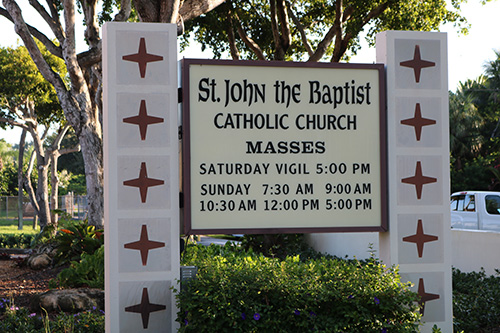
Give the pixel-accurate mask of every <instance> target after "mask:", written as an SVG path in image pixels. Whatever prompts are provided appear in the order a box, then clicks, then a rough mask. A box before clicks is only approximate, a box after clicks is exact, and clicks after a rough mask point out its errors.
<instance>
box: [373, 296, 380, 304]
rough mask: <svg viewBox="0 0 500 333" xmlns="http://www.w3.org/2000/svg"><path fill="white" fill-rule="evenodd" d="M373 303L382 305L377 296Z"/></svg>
mask: <svg viewBox="0 0 500 333" xmlns="http://www.w3.org/2000/svg"><path fill="white" fill-rule="evenodd" d="M373 301H374V302H375V304H377V305H379V304H380V300H379V299H378V298H377V296H375V297H374V298H373Z"/></svg>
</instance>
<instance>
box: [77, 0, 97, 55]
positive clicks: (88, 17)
mask: <svg viewBox="0 0 500 333" xmlns="http://www.w3.org/2000/svg"><path fill="white" fill-rule="evenodd" d="M80 4H81V6H82V8H83V14H84V15H85V26H86V29H85V39H86V40H87V42H88V43H89V46H90V48H93V47H96V46H97V45H98V43H99V41H100V38H99V25H98V24H97V0H80ZM73 7H74V5H73Z"/></svg>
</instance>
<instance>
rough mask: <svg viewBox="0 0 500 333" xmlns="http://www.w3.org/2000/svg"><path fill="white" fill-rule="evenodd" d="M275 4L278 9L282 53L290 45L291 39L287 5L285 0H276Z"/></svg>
mask: <svg viewBox="0 0 500 333" xmlns="http://www.w3.org/2000/svg"><path fill="white" fill-rule="evenodd" d="M276 5H277V6H276V7H277V10H278V19H279V23H280V25H281V38H280V42H281V45H282V48H283V53H284V54H285V53H286V52H287V51H288V48H289V47H290V40H291V39H292V36H291V35H290V24H289V23H288V14H287V5H286V3H285V0H276Z"/></svg>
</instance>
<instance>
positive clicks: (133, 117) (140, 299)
mask: <svg viewBox="0 0 500 333" xmlns="http://www.w3.org/2000/svg"><path fill="white" fill-rule="evenodd" d="M176 40H177V31H176V26H175V25H174V24H138V23H106V24H105V25H104V36H103V78H104V80H103V82H104V96H103V97H104V98H103V99H104V168H105V173H104V180H105V189H104V197H105V201H104V202H105V221H106V222H105V233H104V235H105V247H106V252H105V265H106V270H105V291H106V299H105V304H106V332H121V333H123V332H134V333H137V332H166V331H168V332H174V331H175V330H176V327H177V326H176V322H175V319H176V316H177V308H176V304H175V295H174V292H173V290H172V289H171V288H172V287H177V285H176V284H177V280H178V279H179V276H180V274H179V270H180V268H179V257H180V255H179V191H178V184H179V170H178V169H179V168H178V164H179V159H178V130H177V128H178V119H177V118H178V117H177V51H176V45H177V44H176Z"/></svg>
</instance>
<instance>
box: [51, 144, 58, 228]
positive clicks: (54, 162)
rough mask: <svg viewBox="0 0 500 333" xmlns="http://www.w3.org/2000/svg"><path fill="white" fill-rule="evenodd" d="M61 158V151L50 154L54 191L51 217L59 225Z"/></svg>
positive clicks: (54, 223) (52, 193) (53, 222)
mask: <svg viewBox="0 0 500 333" xmlns="http://www.w3.org/2000/svg"><path fill="white" fill-rule="evenodd" d="M58 159H59V152H58V151H57V150H56V151H53V152H52V153H51V154H50V186H51V188H52V191H50V206H51V207H52V211H51V215H50V218H51V220H52V224H53V225H54V226H55V227H57V223H58V221H59V215H58V214H57V210H58V209H59V200H58V197H59V177H58V176H57V162H58Z"/></svg>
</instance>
